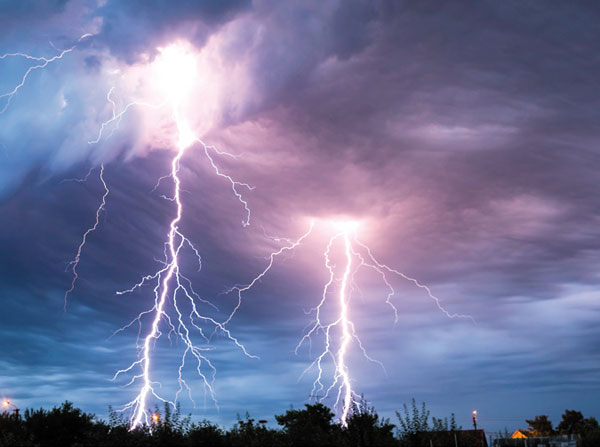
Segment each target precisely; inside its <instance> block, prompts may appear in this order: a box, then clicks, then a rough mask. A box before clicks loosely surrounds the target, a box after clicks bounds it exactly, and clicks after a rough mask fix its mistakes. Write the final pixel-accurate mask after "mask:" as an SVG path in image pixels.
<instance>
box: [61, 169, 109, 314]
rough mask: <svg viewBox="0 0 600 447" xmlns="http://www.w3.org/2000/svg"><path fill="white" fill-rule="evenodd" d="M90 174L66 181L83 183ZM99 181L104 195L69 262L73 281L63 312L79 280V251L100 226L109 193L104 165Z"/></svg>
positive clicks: (90, 171) (67, 292) (89, 172)
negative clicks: (91, 223) (92, 223)
mask: <svg viewBox="0 0 600 447" xmlns="http://www.w3.org/2000/svg"><path fill="white" fill-rule="evenodd" d="M91 173H92V169H90V170H89V171H88V173H87V175H86V176H85V177H84V178H83V179H68V180H70V181H76V182H85V181H87V179H88V178H89V176H90V174H91ZM100 181H101V182H102V186H103V187H104V194H103V195H102V201H101V202H100V205H99V206H98V208H97V209H96V221H95V222H94V225H92V226H91V227H89V228H88V229H87V230H86V231H85V233H83V236H82V237H81V243H80V244H79V246H78V247H77V254H75V258H73V260H72V261H71V262H69V265H70V266H71V273H72V274H73V280H72V281H71V287H70V288H69V289H68V290H67V291H66V292H65V304H64V310H65V312H66V311H67V298H68V296H69V294H70V293H71V292H73V290H75V283H76V282H77V280H78V279H79V274H78V273H77V267H78V266H79V261H80V259H81V251H82V250H83V247H84V246H85V243H86V242H87V238H88V236H89V235H90V234H91V233H93V232H94V231H96V229H97V228H98V225H99V224H100V214H101V213H102V211H103V210H104V207H105V206H106V198H107V197H108V194H109V192H110V190H109V189H108V185H107V184H106V182H105V181H104V164H101V165H100ZM68 268H69V267H68V266H67V269H68Z"/></svg>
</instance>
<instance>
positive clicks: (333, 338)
mask: <svg viewBox="0 0 600 447" xmlns="http://www.w3.org/2000/svg"><path fill="white" fill-rule="evenodd" d="M338 226H340V227H341V230H340V231H337V232H335V233H334V234H333V235H332V236H331V237H330V238H329V241H328V243H327V245H326V247H325V251H324V252H323V257H324V259H325V269H326V270H327V272H328V274H329V279H328V280H327V282H326V283H325V285H324V286H323V290H322V293H321V298H320V300H319V302H318V304H317V305H316V306H315V307H314V308H312V309H310V311H309V314H314V321H313V322H311V324H310V325H309V328H308V330H307V331H306V332H305V334H304V336H303V337H302V338H301V339H300V341H299V342H298V344H297V345H296V348H295V352H296V353H298V351H299V350H300V348H301V347H302V346H303V345H304V344H305V343H306V344H309V345H311V344H312V339H313V337H315V336H317V335H318V334H323V349H322V351H321V353H320V354H319V355H318V356H317V357H316V358H315V359H314V360H313V361H312V362H311V363H310V364H309V365H308V367H307V368H306V369H305V370H304V371H303V373H302V374H301V376H300V378H302V377H303V376H304V375H305V374H307V373H308V372H309V371H311V370H312V369H316V378H315V380H314V382H313V387H312V390H311V397H314V398H315V399H317V400H318V401H322V400H324V399H326V398H328V397H329V396H330V395H331V394H335V403H334V408H335V409H336V411H337V412H338V414H339V418H340V422H341V424H342V426H344V427H346V426H347V425H348V422H347V421H348V417H349V415H350V413H351V409H352V407H353V405H357V404H358V402H357V399H356V397H357V393H356V392H355V391H353V388H352V378H351V374H350V367H349V365H348V361H347V354H348V352H349V351H350V349H351V348H352V346H353V345H356V346H357V347H358V349H359V350H360V351H361V353H362V354H363V356H364V357H365V358H366V359H367V360H369V361H371V362H374V363H376V364H378V365H379V366H381V368H382V369H383V370H384V372H385V367H384V365H383V363H382V362H380V361H378V360H376V359H374V358H372V357H371V356H370V355H369V354H368V352H367V350H366V348H365V346H364V344H363V343H362V341H361V339H360V338H359V336H358V334H357V332H356V329H355V325H354V323H353V321H352V320H351V307H350V301H351V297H352V291H353V290H354V289H355V288H357V287H356V285H355V284H356V281H355V275H356V273H357V272H358V271H359V270H360V269H361V268H362V267H366V268H369V269H372V270H374V271H375V272H377V274H379V275H380V276H381V278H382V281H383V283H384V284H385V286H386V287H387V288H388V294H387V296H386V299H385V302H386V304H387V305H389V306H390V308H391V309H392V311H393V314H394V322H397V321H398V311H397V309H396V307H395V306H394V304H393V303H392V301H391V300H392V297H393V296H394V295H395V290H394V288H393V286H392V284H391V280H390V278H388V275H390V274H391V275H395V276H398V277H399V278H401V279H403V280H406V281H409V282H411V283H412V284H414V285H415V286H416V287H418V288H420V289H422V290H424V291H425V292H426V294H427V296H428V297H429V298H430V299H432V300H433V301H434V302H435V304H436V307H437V308H438V309H439V310H440V311H441V312H442V313H443V314H444V315H446V316H447V317H448V318H466V319H470V320H472V317H470V316H468V315H462V314H456V313H450V312H448V311H447V310H446V309H445V308H444V307H443V306H442V304H441V300H440V299H439V298H438V297H437V296H435V295H434V294H433V293H432V291H431V289H430V288H429V287H428V286H426V285H424V284H421V283H420V282H419V281H417V280H416V279H414V278H411V277H410V276H408V275H406V274H404V273H402V272H400V271H398V270H395V269H393V268H390V267H388V266H387V265H385V264H382V263H381V262H379V261H378V260H377V259H376V258H375V257H374V256H373V254H372V252H371V249H370V248H369V247H368V246H367V245H366V244H364V243H362V242H361V241H360V240H359V239H358V237H357V232H356V228H355V225H349V224H347V223H343V224H341V225H338ZM314 227H315V222H314V221H313V222H311V224H310V227H309V229H308V231H307V232H306V233H305V234H303V235H302V236H301V237H300V238H298V239H297V240H296V241H291V240H289V239H286V238H271V239H273V240H275V241H285V242H286V245H284V246H283V247H281V248H280V249H279V250H277V251H275V252H273V253H271V255H270V256H269V263H268V264H267V267H266V268H265V269H264V270H263V271H262V272H260V273H259V274H258V275H257V276H256V277H255V278H254V279H253V280H252V281H251V282H249V283H248V284H247V285H244V286H235V287H232V288H230V289H229V290H228V292H235V293H237V296H238V306H239V305H240V304H241V299H242V293H243V292H246V291H248V290H250V289H251V288H252V287H253V286H254V285H255V284H256V283H257V282H259V281H260V280H261V279H262V278H263V277H264V276H265V275H266V274H267V273H268V272H269V270H270V269H271V268H272V266H273V264H274V261H275V258H276V257H278V256H279V255H281V254H282V253H283V252H286V251H290V250H294V249H295V248H296V247H298V246H299V245H300V244H301V243H302V242H303V241H305V240H306V239H307V238H308V237H309V236H310V235H311V233H312V231H313V229H314ZM336 245H337V246H341V251H342V253H343V256H342V259H343V262H342V267H338V266H337V265H336V263H335V262H334V259H333V254H332V251H333V250H334V249H335V247H336ZM336 283H339V286H338V288H337V292H336V300H334V301H332V300H331V299H330V296H331V295H332V288H334V287H335V285H336ZM328 303H331V305H332V306H335V308H336V309H337V311H336V312H335V316H334V317H333V318H331V321H329V322H328V321H326V316H325V314H326V312H325V310H324V308H325V306H326V305H327V304H328ZM226 323H227V322H226ZM328 362H329V363H330V364H332V365H333V375H332V377H331V379H330V380H329V383H327V381H326V377H325V376H326V372H325V371H326V367H327V364H328ZM319 393H324V394H323V395H321V396H319ZM315 396H318V397H315Z"/></svg>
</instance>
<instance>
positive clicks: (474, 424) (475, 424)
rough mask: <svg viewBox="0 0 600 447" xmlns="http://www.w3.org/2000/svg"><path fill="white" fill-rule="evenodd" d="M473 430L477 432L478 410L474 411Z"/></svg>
mask: <svg viewBox="0 0 600 447" xmlns="http://www.w3.org/2000/svg"><path fill="white" fill-rule="evenodd" d="M473 429H475V430H477V410H473Z"/></svg>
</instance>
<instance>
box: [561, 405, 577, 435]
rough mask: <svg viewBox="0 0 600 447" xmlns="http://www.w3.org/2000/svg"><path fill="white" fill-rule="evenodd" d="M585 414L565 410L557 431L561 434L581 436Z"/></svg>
mask: <svg viewBox="0 0 600 447" xmlns="http://www.w3.org/2000/svg"><path fill="white" fill-rule="evenodd" d="M583 421H584V419H583V414H582V413H581V412H580V411H575V410H565V412H564V413H563V415H562V420H561V421H560V423H559V424H558V427H556V428H557V430H558V431H559V432H560V433H561V434H568V435H570V434H579V433H581V432H582V430H583Z"/></svg>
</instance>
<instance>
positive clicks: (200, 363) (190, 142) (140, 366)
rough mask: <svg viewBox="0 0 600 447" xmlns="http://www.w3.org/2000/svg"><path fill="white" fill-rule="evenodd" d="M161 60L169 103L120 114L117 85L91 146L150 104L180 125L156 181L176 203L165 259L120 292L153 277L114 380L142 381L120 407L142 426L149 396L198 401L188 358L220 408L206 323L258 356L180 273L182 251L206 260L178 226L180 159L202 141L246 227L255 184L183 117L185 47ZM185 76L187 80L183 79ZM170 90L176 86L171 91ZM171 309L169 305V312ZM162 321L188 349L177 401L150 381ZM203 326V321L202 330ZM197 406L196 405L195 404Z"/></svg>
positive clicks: (189, 75)
mask: <svg viewBox="0 0 600 447" xmlns="http://www.w3.org/2000/svg"><path fill="white" fill-rule="evenodd" d="M162 56H163V57H164V58H166V59H163V61H162V63H163V64H165V66H166V67H168V70H169V75H168V76H166V79H165V81H166V82H167V84H168V85H167V90H168V91H169V95H168V98H167V100H166V101H164V102H163V103H160V104H150V103H146V102H131V103H129V104H127V105H126V106H125V107H124V108H123V110H122V111H121V112H119V113H117V112H116V106H115V102H114V101H113V99H112V96H111V95H112V93H113V89H111V90H110V91H109V93H108V94H107V101H108V102H109V103H110V104H111V106H112V116H111V118H110V119H109V120H107V121H105V122H103V123H102V125H101V127H100V130H99V132H98V136H97V138H96V139H94V140H92V141H90V142H89V143H90V144H96V143H98V142H100V140H101V139H102V138H103V133H104V131H105V130H106V129H107V128H109V127H111V126H112V130H111V134H109V135H108V136H110V135H112V132H114V130H115V126H118V124H119V122H120V120H121V118H122V117H123V116H124V115H125V114H126V113H127V111H128V110H130V109H131V108H133V107H150V108H162V107H164V106H166V105H170V106H171V108H172V109H171V110H172V114H171V118H172V120H173V122H174V123H175V125H176V126H177V133H178V143H177V153H176V154H175V156H174V157H173V159H172V161H171V170H170V173H169V175H167V176H165V177H162V178H160V179H159V181H158V183H157V186H158V184H159V183H160V182H161V181H162V180H164V179H167V178H170V179H171V180H172V181H173V196H172V197H165V196H163V197H164V198H165V199H167V200H169V201H172V202H174V203H175V206H176V216H175V217H174V218H173V220H172V221H171V223H170V225H169V232H168V234H167V241H166V243H165V250H164V254H165V257H164V260H162V261H161V264H162V268H160V269H159V270H158V271H157V272H155V273H154V274H151V275H147V276H145V277H143V278H142V280H141V281H140V282H139V283H137V284H135V285H134V286H133V287H132V288H130V289H128V290H124V291H121V292H117V293H118V294H119V295H123V294H126V293H131V292H133V291H135V290H136V289H138V288H141V287H142V286H144V285H145V284H147V283H149V282H151V281H154V305H153V306H152V308H151V309H149V310H146V311H144V312H141V313H140V314H139V315H138V316H137V317H136V318H135V319H134V320H133V321H131V322H130V323H129V324H128V325H126V326H125V327H123V328H121V329H119V330H118V331H117V332H121V331H123V330H125V329H127V328H129V327H130V326H131V325H133V324H134V323H135V322H137V323H138V324H139V332H138V340H139V337H140V335H141V331H142V328H143V324H142V323H143V322H142V319H143V318H144V317H146V316H148V317H149V318H150V320H151V324H150V329H149V331H148V332H147V333H146V335H145V336H144V337H143V342H142V345H141V346H140V349H139V354H138V358H137V360H135V361H134V362H132V363H131V364H130V365H129V366H128V367H126V368H124V369H121V370H119V371H117V372H116V374H115V376H114V377H113V380H116V379H117V378H118V377H119V376H121V375H122V374H131V375H132V377H131V379H130V380H129V382H128V383H127V385H133V384H135V383H138V382H139V383H141V389H140V391H139V393H138V394H137V396H136V397H135V398H134V399H133V400H132V401H130V402H129V403H127V404H126V405H125V406H124V407H123V409H122V411H127V410H131V414H132V416H131V428H132V429H134V428H136V427H138V426H140V425H143V424H146V425H150V423H151V411H150V404H151V403H150V398H151V397H153V398H155V399H157V400H159V401H162V402H165V403H169V404H171V405H172V406H173V407H175V402H176V401H177V398H178V397H179V394H180V393H181V392H182V391H184V389H185V390H186V391H187V393H188V396H189V398H190V400H192V402H194V399H193V396H192V389H191V387H190V385H188V383H187V382H186V380H185V379H184V368H185V365H186V360H188V358H189V357H192V358H193V359H194V360H195V369H196V372H197V373H198V375H199V377H200V378H201V380H202V383H203V385H204V389H205V392H206V393H208V395H209V396H210V398H211V400H212V401H213V402H214V404H215V405H217V406H218V403H217V399H216V396H215V393H214V389H213V383H214V380H215V374H216V369H215V367H214V365H213V364H212V363H211V361H210V360H209V359H208V358H207V357H206V355H205V354H206V352H207V351H210V350H212V349H214V348H213V347H211V346H210V345H209V338H208V337H207V336H206V335H205V332H204V331H205V329H206V326H209V327H211V328H212V331H213V333H214V332H217V331H220V332H221V333H222V334H224V335H225V336H226V337H227V338H228V339H229V340H230V341H232V342H233V343H234V344H235V345H236V346H237V347H239V348H240V349H241V350H242V352H243V353H244V354H245V355H246V356H248V357H251V358H257V357H256V356H253V355H251V354H250V353H248V351H247V350H246V348H245V347H244V346H243V345H242V344H241V343H240V342H239V341H238V339H237V338H236V337H234V336H233V335H232V334H231V332H230V331H229V329H227V328H226V327H225V324H224V323H221V322H219V321H217V320H216V319H215V318H213V317H210V316H207V315H205V314H204V313H203V312H201V311H200V310H199V305H203V306H210V307H211V308H213V309H214V310H218V309H217V308H216V306H214V305H213V304H212V303H210V302H208V301H206V300H204V299H202V298H201V297H200V295H199V294H198V293H196V291H195V290H194V288H193V287H192V282H191V280H190V279H189V278H188V277H186V276H184V274H183V273H182V272H181V267H180V253H181V250H182V249H184V248H187V249H189V250H191V252H192V254H193V255H194V256H195V257H196V259H197V261H198V266H199V268H198V270H200V269H201V267H202V259H201V257H200V254H199V252H198V250H197V249H196V248H195V247H194V245H193V244H192V242H191V241H190V240H189V239H188V238H187V237H185V236H184V234H183V233H182V232H181V231H180V228H179V226H180V224H181V221H182V218H183V213H184V204H183V202H182V200H181V178H180V176H179V173H180V170H181V162H182V159H183V156H184V154H185V153H186V151H187V150H189V149H190V148H192V147H194V146H195V145H200V146H201V147H202V149H203V152H204V155H205V156H206V158H207V160H208V162H209V163H210V165H211V167H212V169H213V170H214V172H215V174H216V175H217V176H219V177H221V178H224V179H225V180H227V181H228V182H229V184H230V186H231V189H232V191H233V193H234V195H235V196H236V198H237V199H238V201H239V202H240V203H241V204H242V205H243V207H244V210H245V213H246V217H245V218H244V219H243V220H242V225H243V226H244V227H246V226H248V225H250V208H249V206H248V203H247V202H246V201H245V200H244V198H243V196H242V194H241V192H240V191H239V188H240V187H243V188H247V189H249V190H252V189H253V187H252V186H250V185H248V184H247V183H242V182H238V181H236V180H234V179H233V178H232V177H231V176H229V175H227V174H225V173H223V172H221V170H220V169H219V167H218V166H217V164H216V162H215V159H214V155H218V156H228V157H234V158H235V156H234V155H232V154H230V153H227V152H223V151H219V150H218V149H217V148H215V147H214V146H209V145H207V144H205V143H204V142H203V141H202V140H201V139H200V138H198V137H197V136H196V135H195V134H194V132H193V130H192V129H191V128H190V126H189V125H188V124H187V121H186V120H185V118H183V117H181V116H180V111H179V102H180V101H181V100H182V99H183V97H184V96H185V94H186V91H185V86H186V85H188V86H189V82H190V80H191V79H193V78H194V72H193V63H190V62H191V61H190V59H189V55H188V54H187V53H186V52H185V50H181V49H179V48H178V47H168V48H166V49H164V50H163V51H162ZM182 76H183V78H181V77H182ZM171 89H172V90H171ZM181 301H184V303H185V305H186V306H187V309H188V310H189V314H186V315H185V316H184V311H183V310H182V309H183V307H182V306H183V305H184V303H181ZM238 307H239V306H237V307H236V308H235V309H234V310H233V312H232V313H231V314H230V315H229V317H228V318H227V320H226V322H229V321H230V320H231V318H232V317H233V315H234V313H235V312H236V311H237V309H238ZM169 309H171V310H170V311H169ZM161 325H165V326H166V327H167V328H168V330H169V332H168V335H167V336H168V337H169V338H170V336H171V335H174V336H175V337H177V338H179V339H180V340H181V341H182V342H183V345H184V347H185V348H184V352H183V354H182V357H181V362H180V365H179V368H178V372H179V373H178V378H177V382H178V390H177V392H176V393H175V396H174V399H172V400H170V399H166V398H165V397H163V396H161V395H160V394H159V393H158V391H157V386H160V384H159V382H157V381H156V380H153V379H152V364H153V357H152V353H153V348H154V346H155V343H156V341H157V340H158V339H159V338H160V337H161V336H162V335H163V332H162V330H161ZM201 325H204V326H205V327H204V328H203V327H202V326H201ZM194 330H195V331H196V332H197V333H198V334H199V336H200V337H201V339H202V340H203V345H202V346H198V345H197V344H196V343H195V342H194V341H193V340H192V338H193V337H192V331H194ZM194 404H195V403H194Z"/></svg>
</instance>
